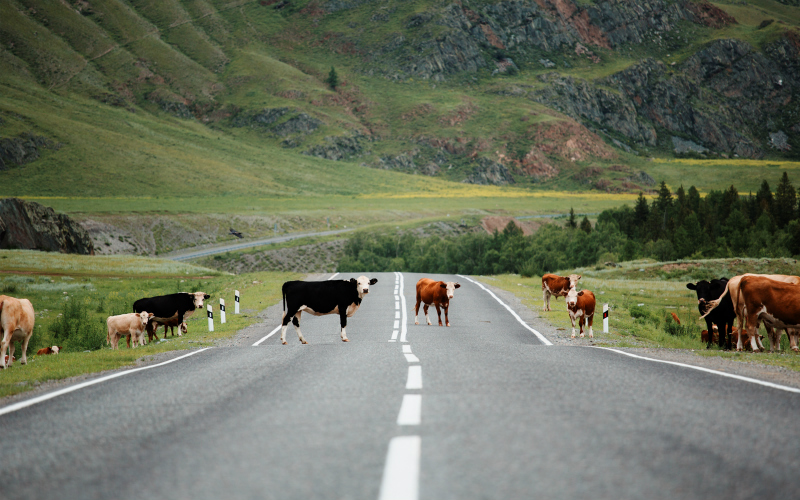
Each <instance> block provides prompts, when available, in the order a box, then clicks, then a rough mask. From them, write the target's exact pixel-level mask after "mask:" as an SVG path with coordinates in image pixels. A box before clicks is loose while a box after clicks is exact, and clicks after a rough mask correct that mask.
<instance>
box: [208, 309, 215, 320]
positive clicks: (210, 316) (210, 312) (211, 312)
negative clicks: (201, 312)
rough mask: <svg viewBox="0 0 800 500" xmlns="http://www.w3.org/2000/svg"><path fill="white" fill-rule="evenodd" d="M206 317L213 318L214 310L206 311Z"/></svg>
mask: <svg viewBox="0 0 800 500" xmlns="http://www.w3.org/2000/svg"><path fill="white" fill-rule="evenodd" d="M208 319H214V311H208Z"/></svg>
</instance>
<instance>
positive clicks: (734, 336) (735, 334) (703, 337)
mask: <svg viewBox="0 0 800 500" xmlns="http://www.w3.org/2000/svg"><path fill="white" fill-rule="evenodd" d="M713 334H714V335H713V338H712V339H711V342H718V341H719V330H717V325H714V332H713ZM759 337H760V338H762V339H763V338H764V336H763V335H759ZM700 341H701V342H703V343H705V344H708V343H709V339H708V330H703V331H702V332H700ZM733 342H736V343H737V344H738V342H739V329H738V328H736V327H735V326H732V327H731V343H733ZM749 343H750V335H748V333H747V332H744V333H743V334H742V344H744V348H745V350H751V351H752V348H751V347H750V345H749Z"/></svg>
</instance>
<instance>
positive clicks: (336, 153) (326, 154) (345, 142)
mask: <svg viewBox="0 0 800 500" xmlns="http://www.w3.org/2000/svg"><path fill="white" fill-rule="evenodd" d="M325 142H326V144H319V145H317V146H313V147H311V148H309V149H307V150H306V151H303V154H304V155H309V156H316V157H318V158H324V159H326V160H334V161H339V160H344V159H346V158H352V157H353V156H356V155H358V154H361V152H362V151H363V148H362V146H361V141H360V137H342V136H332V137H326V138H325Z"/></svg>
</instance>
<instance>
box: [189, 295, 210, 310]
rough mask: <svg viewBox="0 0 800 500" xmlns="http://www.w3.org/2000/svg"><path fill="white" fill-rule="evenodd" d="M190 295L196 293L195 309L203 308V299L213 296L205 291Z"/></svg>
mask: <svg viewBox="0 0 800 500" xmlns="http://www.w3.org/2000/svg"><path fill="white" fill-rule="evenodd" d="M190 295H194V308H195V309H202V308H203V300H208V299H210V298H211V295H209V294H207V293H204V292H194V293H192V294H190Z"/></svg>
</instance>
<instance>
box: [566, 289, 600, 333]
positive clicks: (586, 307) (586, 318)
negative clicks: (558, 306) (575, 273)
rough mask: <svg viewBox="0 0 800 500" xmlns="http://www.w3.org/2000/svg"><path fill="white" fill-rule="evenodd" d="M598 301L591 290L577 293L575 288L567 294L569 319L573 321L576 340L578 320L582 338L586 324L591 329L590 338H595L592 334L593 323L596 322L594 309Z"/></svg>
mask: <svg viewBox="0 0 800 500" xmlns="http://www.w3.org/2000/svg"><path fill="white" fill-rule="evenodd" d="M595 304H596V301H595V299H594V294H593V293H592V292H590V291H589V290H581V291H580V292H579V291H577V290H576V289H575V288H574V287H573V288H571V289H570V291H569V293H567V311H568V312H569V319H570V321H572V338H573V339H574V338H575V320H576V319H577V320H578V326H579V327H580V331H581V338H583V326H584V324H586V325H587V326H588V327H589V338H590V339H593V338H594V333H593V332H592V323H593V322H594V307H595Z"/></svg>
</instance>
